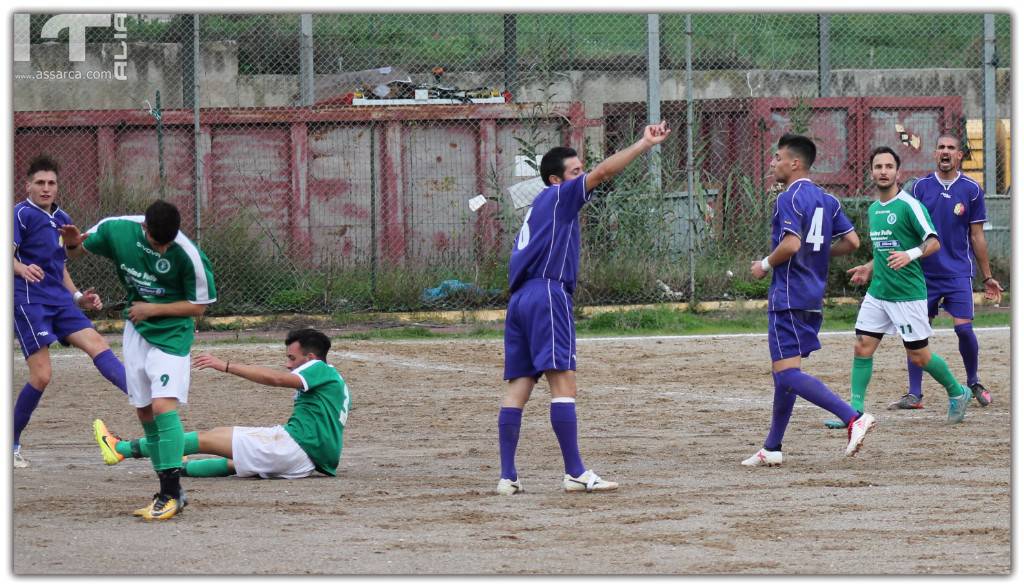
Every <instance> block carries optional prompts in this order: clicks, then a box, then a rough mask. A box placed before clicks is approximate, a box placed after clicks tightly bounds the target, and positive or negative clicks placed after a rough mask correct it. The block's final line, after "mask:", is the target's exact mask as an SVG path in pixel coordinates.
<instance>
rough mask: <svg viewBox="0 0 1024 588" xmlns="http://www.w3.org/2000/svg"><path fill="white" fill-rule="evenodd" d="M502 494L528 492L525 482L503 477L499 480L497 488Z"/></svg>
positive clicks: (510, 494)
mask: <svg viewBox="0 0 1024 588" xmlns="http://www.w3.org/2000/svg"><path fill="white" fill-rule="evenodd" d="M495 492H497V493H498V494H501V495H502V496H512V495H513V494H522V493H523V492H526V490H525V489H524V488H523V483H522V482H520V481H519V480H518V479H517V480H509V479H508V478H502V479H500V480H498V489H497V490H495Z"/></svg>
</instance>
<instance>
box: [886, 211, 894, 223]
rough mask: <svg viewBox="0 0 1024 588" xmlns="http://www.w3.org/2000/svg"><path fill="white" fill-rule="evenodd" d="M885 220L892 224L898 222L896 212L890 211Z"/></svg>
mask: <svg viewBox="0 0 1024 588" xmlns="http://www.w3.org/2000/svg"><path fill="white" fill-rule="evenodd" d="M885 222H887V223H889V224H890V225H894V224H896V214H895V213H892V212H890V213H889V216H887V217H885Z"/></svg>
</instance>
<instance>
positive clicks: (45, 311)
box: [14, 304, 93, 358]
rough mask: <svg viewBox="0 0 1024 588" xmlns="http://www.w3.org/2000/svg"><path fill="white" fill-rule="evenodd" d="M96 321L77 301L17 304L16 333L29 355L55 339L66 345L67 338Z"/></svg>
mask: <svg viewBox="0 0 1024 588" xmlns="http://www.w3.org/2000/svg"><path fill="white" fill-rule="evenodd" d="M91 328H93V326H92V321H90V320H89V319H87V318H86V317H85V314H83V313H82V310H81V309H80V308H78V307H77V306H75V305H74V304H66V305H63V306H50V305H49V304H15V305H14V334H15V335H17V336H18V342H19V343H21V352H22V353H23V354H24V355H25V357H26V358H28V356H30V355H32V354H33V353H35V352H36V351H39V350H40V349H42V348H43V347H49V346H50V344H51V343H53V342H54V341H60V342H61V344H62V345H66V343H65V342H64V338H65V337H67V336H68V335H71V334H74V333H77V332H78V331H81V330H82V329H91Z"/></svg>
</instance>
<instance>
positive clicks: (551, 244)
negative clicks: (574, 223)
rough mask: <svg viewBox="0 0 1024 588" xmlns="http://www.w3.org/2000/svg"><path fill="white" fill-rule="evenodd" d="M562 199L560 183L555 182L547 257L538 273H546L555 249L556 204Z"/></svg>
mask: <svg viewBox="0 0 1024 588" xmlns="http://www.w3.org/2000/svg"><path fill="white" fill-rule="evenodd" d="M561 201H562V184H561V183H558V184H555V205H554V206H553V207H551V238H550V239H548V241H549V243H548V258H547V260H545V261H544V269H543V270H541V272H540V275H541V276H543V275H544V274H546V273H548V265H550V264H551V254H552V253H554V251H555V235H557V234H558V233H557V231H555V228H556V227H557V226H558V204H559V203H560V202H561Z"/></svg>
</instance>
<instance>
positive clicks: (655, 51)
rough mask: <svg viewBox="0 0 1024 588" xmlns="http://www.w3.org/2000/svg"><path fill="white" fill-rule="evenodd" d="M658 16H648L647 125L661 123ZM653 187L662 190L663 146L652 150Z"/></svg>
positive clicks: (650, 165) (649, 162)
mask: <svg viewBox="0 0 1024 588" xmlns="http://www.w3.org/2000/svg"><path fill="white" fill-rule="evenodd" d="M660 34H661V33H660V31H659V23H658V15H657V14H648V15H647V124H651V125H653V124H658V123H659V122H661V43H660V41H661V39H660V38H659V36H660ZM648 166H649V167H648V169H649V171H650V175H651V186H652V187H653V188H654V190H657V191H660V190H661V146H660V145H655V147H654V149H651V155H650V159H649V160H648Z"/></svg>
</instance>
